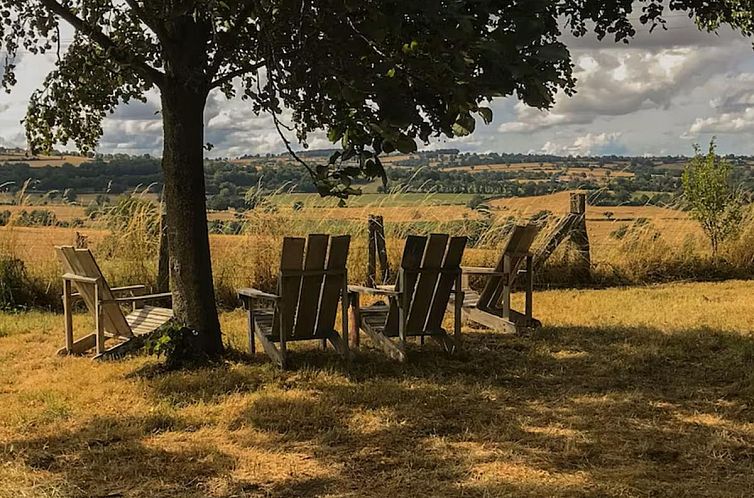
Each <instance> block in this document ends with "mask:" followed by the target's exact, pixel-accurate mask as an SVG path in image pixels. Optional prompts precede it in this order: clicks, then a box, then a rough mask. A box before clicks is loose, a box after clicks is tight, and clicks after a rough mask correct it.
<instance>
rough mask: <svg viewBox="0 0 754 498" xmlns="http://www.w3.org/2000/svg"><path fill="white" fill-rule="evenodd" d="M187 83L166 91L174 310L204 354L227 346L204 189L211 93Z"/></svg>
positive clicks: (166, 165)
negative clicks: (217, 297)
mask: <svg viewBox="0 0 754 498" xmlns="http://www.w3.org/2000/svg"><path fill="white" fill-rule="evenodd" d="M184 83H185V82H174V83H168V84H166V85H165V86H164V87H163V88H162V89H161V90H162V91H161V94H162V117H163V125H164V137H165V144H164V151H163V156H162V169H163V173H164V175H165V197H164V198H165V209H166V214H167V231H168V245H169V247H170V281H171V287H172V291H173V310H174V313H175V316H176V318H177V319H178V321H180V322H181V323H182V324H183V325H185V326H187V327H189V328H191V329H193V330H195V331H196V332H197V333H198V335H197V338H196V341H195V347H196V349H198V350H199V351H198V352H200V353H202V354H206V355H209V356H216V355H218V354H220V353H221V352H222V350H223V344H222V336H221V333H220V321H219V319H218V316H217V307H216V304H215V289H214V285H213V282H212V263H211V260H210V252H209V234H208V230H207V208H206V198H205V195H206V193H205V187H204V145H203V144H204V106H205V104H206V99H207V92H206V91H203V90H197V91H192V90H191V89H189V88H187V85H185V84H184Z"/></svg>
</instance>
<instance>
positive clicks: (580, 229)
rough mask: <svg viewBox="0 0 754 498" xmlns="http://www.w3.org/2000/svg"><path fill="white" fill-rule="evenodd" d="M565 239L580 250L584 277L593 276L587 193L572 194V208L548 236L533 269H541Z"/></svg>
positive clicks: (580, 267) (535, 258)
mask: <svg viewBox="0 0 754 498" xmlns="http://www.w3.org/2000/svg"><path fill="white" fill-rule="evenodd" d="M565 240H569V241H570V242H571V243H572V244H574V245H575V246H576V248H577V250H578V251H579V254H580V258H579V259H580V261H579V271H580V273H581V274H582V278H583V279H585V280H589V279H590V278H591V255H590V248H589V234H588V233H587V229H586V194H584V193H580V192H575V193H572V194H571V200H570V209H569V212H568V214H567V215H565V216H564V217H563V219H562V220H560V222H559V223H558V224H557V226H556V227H555V229H554V230H553V231H552V233H551V234H550V235H549V236H548V238H547V240H546V241H545V243H544V244H542V246H541V249H540V250H539V251H538V252H537V254H536V256H535V257H534V264H533V271H535V272H536V271H537V270H539V268H541V267H542V265H543V264H544V262H545V261H547V258H549V257H550V255H552V253H553V252H555V249H557V248H558V246H560V244H561V243H563V242H564V241H565Z"/></svg>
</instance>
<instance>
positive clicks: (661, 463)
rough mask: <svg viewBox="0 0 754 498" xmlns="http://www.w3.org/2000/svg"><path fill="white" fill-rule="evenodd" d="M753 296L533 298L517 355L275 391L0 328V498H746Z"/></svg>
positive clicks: (18, 321) (262, 362)
mask: <svg viewBox="0 0 754 498" xmlns="http://www.w3.org/2000/svg"><path fill="white" fill-rule="evenodd" d="M752 292H754V283H752V282H744V281H729V282H723V283H690V284H667V285H660V286H649V287H637V288H630V289H606V290H561V291H543V292H537V293H536V294H535V296H534V297H535V314H536V315H537V316H538V317H540V318H541V319H542V322H543V324H544V326H543V328H541V329H538V330H536V331H533V332H530V333H527V334H524V335H522V336H518V337H511V336H502V335H499V334H497V333H495V332H492V331H487V330H476V329H473V328H469V327H465V328H464V332H463V338H464V351H463V353H462V354H460V355H457V356H447V355H446V354H444V353H442V352H441V351H440V350H438V349H436V347H435V346H434V345H427V346H423V347H419V346H418V345H415V346H412V348H411V349H410V358H409V362H408V363H407V364H403V365H400V364H397V363H394V362H390V361H389V360H387V359H386V358H385V357H384V356H382V355H381V354H379V353H378V352H377V351H376V350H374V349H372V348H371V347H370V345H369V343H368V341H365V342H363V343H362V349H361V350H360V351H359V352H358V353H357V354H356V357H355V359H354V360H353V361H352V363H351V364H350V365H346V364H344V363H343V362H341V360H340V359H339V358H340V357H339V356H338V355H336V354H335V353H334V352H333V351H332V350H329V351H325V352H323V351H321V350H319V349H318V347H317V346H314V345H301V346H299V347H297V348H296V349H295V351H294V354H293V355H292V359H293V368H292V370H289V371H280V370H278V369H277V368H276V367H274V366H273V365H272V364H271V363H270V362H269V361H268V360H267V359H266V357H265V356H264V355H263V354H261V353H260V354H258V355H257V356H256V357H254V358H251V357H249V356H248V355H246V354H244V353H242V352H240V351H238V352H232V353H231V354H230V356H229V357H228V359H226V360H225V361H224V362H223V363H222V364H219V365H215V366H213V367H208V368H202V369H197V370H185V371H176V372H163V371H162V370H161V368H160V366H159V363H158V361H157V360H156V359H154V358H150V357H146V356H135V357H130V358H127V359H125V360H121V361H117V362H106V363H102V362H92V361H91V360H90V359H88V358H85V357H84V358H75V357H65V358H63V357H58V356H55V354H54V352H55V350H56V349H57V348H58V347H59V346H60V345H61V343H62V339H63V333H62V317H61V316H60V315H56V314H51V313H48V312H40V311H35V312H30V313H22V314H17V313H10V314H9V313H0V396H1V397H2V400H3V402H2V403H0V441H1V442H2V444H0V497H3V498H6V497H7V498H15V497H20V496H23V497H79V496H80V497H90V496H98V497H106V496H107V497H116V496H122V497H172V496H185V497H221V496H222V497H230V496H237V497H244V496H247V497H263V496H272V497H283V496H333V497H372V496H373V497H384V496H401V497H402V496H435V497H457V496H469V497H480V498H481V497H494V496H532V497H541V496H569V497H571V496H594V497H613V496H614V497H645V496H705V497H720V498H722V497H732V496H742V497H743V496H749V495H750V492H751V489H752V487H754V411H752V408H751V400H752V396H754V368H752V367H754V339H753V338H752V333H751V317H752V316H754V302H753V301H752V300H751V299H750V298H749V296H750V295H751V294H752ZM517 297H520V296H517ZM221 320H222V324H223V330H224V333H225V340H226V342H227V343H228V344H229V345H231V346H233V347H235V348H237V350H241V349H243V348H245V334H246V332H245V315H244V313H243V312H242V311H240V310H237V311H231V312H226V313H223V314H222V317H221ZM75 325H76V327H78V328H79V329H80V330H81V329H85V328H86V327H88V326H91V320H90V319H89V318H88V317H87V316H85V315H76V316H75Z"/></svg>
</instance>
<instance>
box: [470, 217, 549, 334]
mask: <svg viewBox="0 0 754 498" xmlns="http://www.w3.org/2000/svg"><path fill="white" fill-rule="evenodd" d="M538 233H539V227H538V226H537V225H532V224H529V225H516V226H515V227H514V228H513V231H512V232H511V235H510V238H509V239H508V243H507V244H506V245H505V247H503V251H502V253H501V254H500V260H499V261H498V263H497V266H495V268H480V267H463V268H462V271H463V281H464V284H463V286H464V294H465V299H464V302H463V315H464V317H466V318H468V319H469V320H471V321H472V322H476V323H479V324H481V325H484V326H486V327H489V328H492V329H495V330H498V331H500V332H506V333H512V334H515V333H517V332H518V330H519V329H520V328H522V327H539V326H541V325H542V324H541V323H540V322H539V320H537V319H535V318H533V317H532V289H533V286H534V271H533V267H532V262H533V255H532V253H531V245H532V243H533V242H534V239H535V238H536V237H537V234H538ZM524 262H525V269H519V267H520V266H521V264H522V263H524ZM520 274H521V275H525V276H526V282H525V285H524V287H525V290H526V307H525V311H524V313H520V312H518V311H516V310H513V309H511V289H512V287H513V284H514V282H515V280H516V277H517V276H518V275H520ZM470 275H482V276H485V277H487V279H486V282H485V285H484V288H483V289H482V292H481V293H477V292H475V291H473V290H471V289H469V287H468V277H469V276H470Z"/></svg>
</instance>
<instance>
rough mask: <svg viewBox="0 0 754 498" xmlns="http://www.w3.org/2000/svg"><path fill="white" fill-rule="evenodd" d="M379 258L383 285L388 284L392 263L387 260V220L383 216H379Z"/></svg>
mask: <svg viewBox="0 0 754 498" xmlns="http://www.w3.org/2000/svg"><path fill="white" fill-rule="evenodd" d="M376 220H377V227H376V228H377V233H376V235H377V237H376V242H377V258H378V260H379V263H380V274H381V277H382V283H383V284H386V283H388V282H389V281H390V263H388V260H387V245H386V244H385V220H384V219H383V218H382V216H377V217H376Z"/></svg>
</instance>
